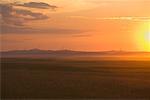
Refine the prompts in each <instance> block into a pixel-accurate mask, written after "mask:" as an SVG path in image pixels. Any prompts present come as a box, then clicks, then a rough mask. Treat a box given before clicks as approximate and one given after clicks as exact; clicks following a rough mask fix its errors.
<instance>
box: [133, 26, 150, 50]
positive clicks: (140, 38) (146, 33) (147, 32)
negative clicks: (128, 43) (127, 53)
mask: <svg viewBox="0 0 150 100" xmlns="http://www.w3.org/2000/svg"><path fill="white" fill-rule="evenodd" d="M149 26H150V23H143V24H141V25H140V26H139V27H138V28H136V31H135V36H134V37H135V39H136V41H135V44H136V47H137V49H138V50H140V51H148V52H150V28H149Z"/></svg>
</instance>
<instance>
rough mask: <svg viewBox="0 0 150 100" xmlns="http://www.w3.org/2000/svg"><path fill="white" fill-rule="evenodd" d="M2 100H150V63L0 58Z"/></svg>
mask: <svg viewBox="0 0 150 100" xmlns="http://www.w3.org/2000/svg"><path fill="white" fill-rule="evenodd" d="M1 65H2V66H1V88H2V89H1V90H2V91H1V92H2V98H3V99H4V98H14V99H16V98H19V99H21V98H23V99H28V98H35V99H36V98H38V99H48V98H53V99H54V98H61V99H62V98H64V99H68V98H70V99H72V98H74V99H77V98H78V99H79V98H111V99H112V98H122V99H123V98H124V99H128V98H130V99H133V98H134V99H136V98H139V99H150V61H116V60H115V61H108V60H105V61H102V60H91V61H90V60H87V61H86V60H76V59H72V60H69V59H27V58H26V59H25V58H22V59H19V58H18V59H13V58H11V59H8V58H7V59H6V58H5V59H2V64H1Z"/></svg>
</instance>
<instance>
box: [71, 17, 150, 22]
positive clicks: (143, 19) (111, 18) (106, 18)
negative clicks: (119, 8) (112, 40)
mask: <svg viewBox="0 0 150 100" xmlns="http://www.w3.org/2000/svg"><path fill="white" fill-rule="evenodd" d="M70 17H71V18H77V19H85V20H86V19H87V20H93V19H95V20H126V21H137V22H140V21H146V22H147V21H150V17H134V16H121V17H99V18H92V17H86V16H70Z"/></svg>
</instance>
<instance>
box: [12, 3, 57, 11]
mask: <svg viewBox="0 0 150 100" xmlns="http://www.w3.org/2000/svg"><path fill="white" fill-rule="evenodd" d="M14 5H15V6H22V7H29V8H40V9H52V10H54V9H56V8H58V7H57V6H55V5H50V4H47V3H44V2H28V3H23V4H20V3H14Z"/></svg>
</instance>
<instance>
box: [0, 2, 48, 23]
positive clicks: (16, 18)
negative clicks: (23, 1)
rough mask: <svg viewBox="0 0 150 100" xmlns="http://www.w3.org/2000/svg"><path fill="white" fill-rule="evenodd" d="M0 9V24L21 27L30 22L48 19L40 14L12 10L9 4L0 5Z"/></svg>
mask: <svg viewBox="0 0 150 100" xmlns="http://www.w3.org/2000/svg"><path fill="white" fill-rule="evenodd" d="M0 9H1V10H0V16H1V19H2V24H6V25H14V26H23V25H24V24H25V23H26V22H28V21H31V20H44V19H48V18H49V17H48V16H47V15H44V14H42V13H37V12H32V11H30V10H25V9H19V8H14V7H13V5H11V4H0Z"/></svg>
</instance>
